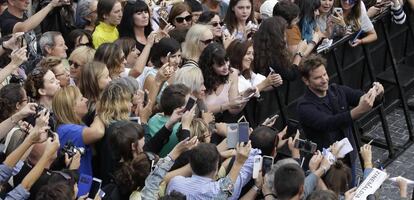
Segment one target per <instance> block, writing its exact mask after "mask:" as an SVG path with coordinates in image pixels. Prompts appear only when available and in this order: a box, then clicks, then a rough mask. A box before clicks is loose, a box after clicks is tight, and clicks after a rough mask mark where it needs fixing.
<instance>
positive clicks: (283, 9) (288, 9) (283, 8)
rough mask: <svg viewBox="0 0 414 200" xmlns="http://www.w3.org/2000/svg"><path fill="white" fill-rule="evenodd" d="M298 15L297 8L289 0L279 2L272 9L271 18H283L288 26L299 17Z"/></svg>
mask: <svg viewBox="0 0 414 200" xmlns="http://www.w3.org/2000/svg"><path fill="white" fill-rule="evenodd" d="M299 13H300V9H299V6H298V5H296V4H295V3H292V2H291V1H290V0H282V1H279V2H277V4H276V5H275V6H274V7H273V16H280V17H283V19H285V20H286V22H287V23H288V24H289V25H290V24H291V23H292V20H294V19H295V18H296V17H298V16H299Z"/></svg>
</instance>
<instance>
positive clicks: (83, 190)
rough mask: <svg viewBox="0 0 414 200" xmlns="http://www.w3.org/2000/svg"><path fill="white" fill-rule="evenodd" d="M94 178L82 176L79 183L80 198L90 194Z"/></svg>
mask: <svg viewBox="0 0 414 200" xmlns="http://www.w3.org/2000/svg"><path fill="white" fill-rule="evenodd" d="M92 181H93V178H92V176H89V175H86V174H81V175H80V177H79V181H78V197H80V196H83V195H85V194H88V193H89V190H90V189H91V186H92Z"/></svg>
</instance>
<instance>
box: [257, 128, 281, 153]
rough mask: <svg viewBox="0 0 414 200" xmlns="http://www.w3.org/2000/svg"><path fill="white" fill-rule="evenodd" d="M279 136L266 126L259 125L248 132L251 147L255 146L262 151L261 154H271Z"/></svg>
mask: <svg viewBox="0 0 414 200" xmlns="http://www.w3.org/2000/svg"><path fill="white" fill-rule="evenodd" d="M278 139H279V138H277V137H276V132H275V131H274V130H273V129H271V128H269V127H267V126H259V127H257V128H256V129H254V130H253V132H252V133H251V134H250V141H251V142H252V148H257V149H260V150H261V151H262V155H267V156H271V155H272V152H273V150H274V148H275V144H277V142H278V141H275V140H278Z"/></svg>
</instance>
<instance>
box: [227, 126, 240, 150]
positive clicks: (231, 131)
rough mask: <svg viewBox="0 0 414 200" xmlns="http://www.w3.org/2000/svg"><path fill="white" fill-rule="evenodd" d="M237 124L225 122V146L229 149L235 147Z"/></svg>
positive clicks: (237, 136) (237, 137) (237, 134)
mask: <svg viewBox="0 0 414 200" xmlns="http://www.w3.org/2000/svg"><path fill="white" fill-rule="evenodd" d="M238 129H239V125H238V124H237V123H231V124H227V147H228V148H229V149H233V148H236V146H237V142H238V141H239V132H238Z"/></svg>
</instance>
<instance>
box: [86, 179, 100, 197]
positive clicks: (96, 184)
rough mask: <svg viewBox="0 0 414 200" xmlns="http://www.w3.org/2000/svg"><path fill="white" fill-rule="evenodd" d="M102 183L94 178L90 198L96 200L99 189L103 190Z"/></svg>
mask: <svg viewBox="0 0 414 200" xmlns="http://www.w3.org/2000/svg"><path fill="white" fill-rule="evenodd" d="M101 184H102V181H101V180H100V179H97V178H93V181H92V185H91V189H90V190H89V196H88V198H91V199H94V198H95V196H96V194H97V193H98V191H99V189H101Z"/></svg>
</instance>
